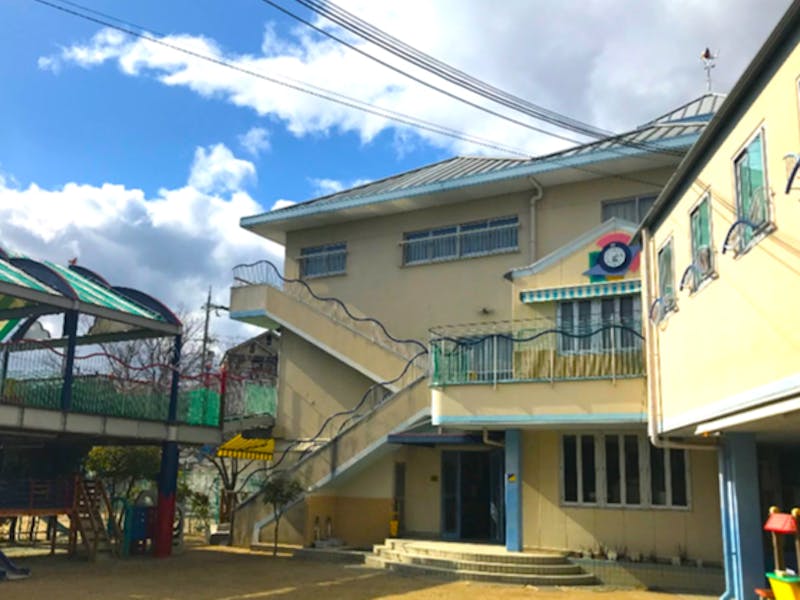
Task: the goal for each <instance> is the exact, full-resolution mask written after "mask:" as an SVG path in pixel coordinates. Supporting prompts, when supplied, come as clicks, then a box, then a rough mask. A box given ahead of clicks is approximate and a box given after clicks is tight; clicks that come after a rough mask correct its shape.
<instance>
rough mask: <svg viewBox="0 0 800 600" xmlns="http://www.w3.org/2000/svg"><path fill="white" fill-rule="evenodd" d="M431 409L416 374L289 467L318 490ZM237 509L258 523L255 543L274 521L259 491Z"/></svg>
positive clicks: (241, 515)
mask: <svg viewBox="0 0 800 600" xmlns="http://www.w3.org/2000/svg"><path fill="white" fill-rule="evenodd" d="M429 411H430V391H429V390H428V388H427V386H426V385H425V378H424V377H417V378H415V379H413V380H412V381H410V382H409V383H407V384H406V385H405V386H404V387H403V388H402V389H401V390H400V391H398V392H396V393H394V394H391V395H390V396H388V397H387V398H385V399H383V400H382V401H381V403H380V404H378V405H377V406H374V407H365V412H363V413H361V414H356V415H352V416H349V417H348V418H347V420H345V421H343V422H342V421H340V422H338V423H331V426H332V427H331V435H330V437H329V439H327V441H325V442H324V443H322V444H320V445H319V446H317V447H315V448H314V449H313V450H310V451H309V452H308V453H307V454H305V455H304V456H302V457H301V458H300V459H299V460H298V461H297V462H295V463H294V464H293V465H291V466H290V467H289V468H288V471H289V473H291V474H292V475H293V476H294V477H297V478H298V479H299V480H300V481H302V482H303V484H304V487H305V490H306V493H311V492H314V491H315V490H317V489H318V488H320V487H322V486H323V485H325V484H326V483H328V482H330V481H331V480H332V479H334V478H335V477H337V476H338V475H341V474H342V473H344V472H345V471H347V470H348V469H350V468H352V467H354V466H355V465H356V464H358V463H360V462H361V461H362V460H374V459H377V458H378V457H380V456H381V455H382V454H381V450H382V449H388V445H387V436H388V435H389V434H390V433H393V432H396V431H399V430H402V429H405V428H408V427H410V426H412V425H413V424H415V423H417V422H418V421H420V420H422V419H424V418H425V417H426V416H427V415H429ZM299 503H300V502H298V503H297V504H295V506H297V505H298V504H299ZM236 513H237V517H236V520H237V521H238V522H246V523H254V526H253V531H252V535H251V543H258V541H259V532H260V530H261V529H263V528H264V527H266V526H267V525H269V524H270V523H272V522H273V521H274V515H273V514H272V511H271V509H270V508H269V507H268V506H266V505H265V504H264V503H263V502H261V501H259V500H258V499H257V495H254V496H251V497H250V498H249V499H247V500H245V502H244V503H242V504H241V505H239V507H238V508H237V511H236ZM237 539H238V537H237Z"/></svg>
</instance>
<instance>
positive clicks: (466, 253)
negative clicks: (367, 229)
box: [400, 215, 520, 267]
mask: <svg viewBox="0 0 800 600" xmlns="http://www.w3.org/2000/svg"><path fill="white" fill-rule="evenodd" d="M503 221H512V222H509V223H505V224H504V223H502V222H503ZM498 222H500V224H497V223H498ZM519 227H520V219H519V215H503V216H499V217H487V218H485V219H476V220H472V221H467V222H464V223H458V224H456V225H439V226H436V227H429V228H427V229H418V230H415V231H405V232H403V234H402V238H403V239H402V240H401V241H400V248H401V265H402V266H403V267H415V266H417V265H429V264H435V263H440V262H449V261H454V260H464V259H468V258H480V257H483V256H493V255H495V254H508V253H512V252H519ZM448 230H452V231H451V232H449V233H437V232H445V231H448ZM502 230H514V238H515V242H516V243H515V245H514V246H502V247H497V248H492V249H490V250H477V251H474V250H465V249H464V248H465V244H464V241H465V238H466V237H467V236H469V235H470V234H474V233H476V232H482V231H487V232H488V231H502ZM447 238H453V240H454V251H453V252H452V253H450V254H442V255H439V256H426V257H425V258H421V259H416V260H409V256H408V247H409V245H410V244H411V243H414V242H420V241H422V240H429V241H430V242H431V243H433V242H435V241H440V242H441V241H442V240H445V239H447ZM426 254H432V253H430V252H428V253H426Z"/></svg>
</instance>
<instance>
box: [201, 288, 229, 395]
mask: <svg viewBox="0 0 800 600" xmlns="http://www.w3.org/2000/svg"><path fill="white" fill-rule="evenodd" d="M203 308H204V309H205V311H206V318H205V321H204V323H203V353H202V354H201V356H202V360H203V382H204V384H205V385H208V373H209V371H210V367H211V365H209V364H208V354H207V352H208V342H209V336H208V324H209V321H210V320H211V310H212V309H213V310H214V314H215V315H217V316H219V311H220V310H230V309H229V308H228V307H227V306H223V305H222V304H212V303H211V286H208V297H207V298H206V303H205V304H204V305H203Z"/></svg>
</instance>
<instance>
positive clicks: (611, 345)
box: [430, 321, 645, 386]
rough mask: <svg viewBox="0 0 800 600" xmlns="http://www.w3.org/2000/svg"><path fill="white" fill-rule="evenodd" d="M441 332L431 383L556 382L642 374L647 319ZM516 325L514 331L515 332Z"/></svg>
mask: <svg viewBox="0 0 800 600" xmlns="http://www.w3.org/2000/svg"><path fill="white" fill-rule="evenodd" d="M508 327H509V329H508V331H506V332H492V333H485V332H484V333H477V332H476V333H475V334H473V335H468V334H462V335H459V336H458V337H454V336H443V335H435V337H433V339H431V342H430V358H431V364H432V375H431V385H432V386H443V385H461V384H497V383H513V382H525V381H529V382H555V381H579V380H589V379H617V378H630V377H642V376H643V375H644V374H645V365H644V356H643V351H642V340H643V337H642V334H641V322H640V321H636V322H628V323H622V322H590V323H582V324H580V325H578V326H575V327H571V328H569V329H559V328H557V327H545V328H538V329H518V330H516V331H513V329H512V324H509V325H508ZM512 331H513V333H512Z"/></svg>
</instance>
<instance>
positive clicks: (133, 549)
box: [109, 490, 184, 556]
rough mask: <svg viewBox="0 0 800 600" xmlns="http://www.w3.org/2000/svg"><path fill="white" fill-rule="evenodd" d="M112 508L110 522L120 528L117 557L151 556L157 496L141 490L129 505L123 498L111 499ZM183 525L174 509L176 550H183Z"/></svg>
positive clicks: (173, 538) (154, 493) (173, 539)
mask: <svg viewBox="0 0 800 600" xmlns="http://www.w3.org/2000/svg"><path fill="white" fill-rule="evenodd" d="M112 504H113V505H114V507H115V515H114V516H113V517H112V518H115V519H117V521H118V522H119V523H121V528H122V544H121V547H120V554H121V555H122V556H130V555H132V554H147V553H149V552H151V551H152V550H153V545H154V540H155V534H156V521H157V508H156V507H157V504H158V494H157V493H156V492H155V491H152V490H145V491H143V492H141V493H140V494H139V495H138V496H137V497H136V500H134V501H133V503H129V502H128V501H127V500H125V499H124V498H114V500H113V501H112ZM117 507H118V508H117ZM183 523H184V518H183V509H182V508H181V507H180V506H176V507H175V520H174V522H173V528H172V543H173V546H174V547H177V548H179V549H180V548H182V547H183ZM110 525H111V524H110V523H109V526H110Z"/></svg>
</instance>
